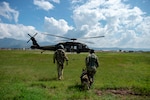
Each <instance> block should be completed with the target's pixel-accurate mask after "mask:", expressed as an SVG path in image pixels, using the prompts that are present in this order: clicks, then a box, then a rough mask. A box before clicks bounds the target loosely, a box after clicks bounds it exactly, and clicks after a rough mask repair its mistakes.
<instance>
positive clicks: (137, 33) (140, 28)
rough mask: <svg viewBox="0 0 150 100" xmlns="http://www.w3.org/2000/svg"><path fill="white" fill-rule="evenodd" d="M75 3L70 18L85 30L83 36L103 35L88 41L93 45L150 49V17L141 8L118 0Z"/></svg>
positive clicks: (89, 0)
mask: <svg viewBox="0 0 150 100" xmlns="http://www.w3.org/2000/svg"><path fill="white" fill-rule="evenodd" d="M73 3H76V2H75V0H74V2H73ZM74 5H75V6H74V9H73V16H72V17H73V19H74V22H75V25H76V28H77V30H78V31H83V30H84V32H83V33H84V34H85V35H84V36H97V35H105V38H102V39H95V40H94V39H93V40H91V41H95V43H96V44H95V46H98V47H101V46H102V47H135V48H137V47H144V48H150V45H149V44H150V39H149V38H150V35H149V33H150V23H149V22H150V19H149V16H145V13H144V12H142V11H141V9H140V8H138V7H131V6H130V5H129V4H124V3H123V2H122V1H121V0H88V1H87V2H86V3H84V4H79V3H78V2H77V4H74ZM104 22H105V23H104ZM143 43H144V45H143Z"/></svg>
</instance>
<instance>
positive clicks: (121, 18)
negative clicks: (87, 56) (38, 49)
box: [0, 0, 150, 48]
mask: <svg viewBox="0 0 150 100" xmlns="http://www.w3.org/2000/svg"><path fill="white" fill-rule="evenodd" d="M36 32H38V35H37V36H36V39H37V41H39V42H50V43H51V42H52V41H59V40H62V39H59V38H54V37H50V36H47V35H43V33H47V34H54V35H60V36H67V37H75V38H83V37H90V36H99V35H104V36H105V37H104V38H99V39H89V40H87V41H91V42H94V44H88V45H89V46H90V47H122V48H131V47H132V48H150V0H0V38H1V39H2V38H14V39H21V40H28V38H29V36H28V35H27V34H28V33H30V34H31V35H34V34H35V33H36Z"/></svg>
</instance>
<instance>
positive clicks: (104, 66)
mask: <svg viewBox="0 0 150 100" xmlns="http://www.w3.org/2000/svg"><path fill="white" fill-rule="evenodd" d="M0 53H1V55H0V82H1V83H0V98H1V100H8V99H15V100H49V99H51V100H67V99H68V100H77V99H88V100H116V99H118V100H120V99H143V100H145V99H147V100H148V99H149V97H150V78H149V77H150V73H149V72H150V66H149V65H150V53H149V52H147V53H146V52H145V53H114V52H97V53H96V54H97V56H98V57H99V62H100V67H99V68H98V69H97V73H96V75H95V83H94V85H93V87H92V89H90V90H89V91H81V90H80V78H79V77H80V74H81V70H82V68H84V67H85V64H84V59H85V57H86V56H87V53H82V54H71V53H69V54H67V55H68V57H69V65H68V66H65V68H64V80H62V81H58V80H57V72H56V65H55V64H53V61H52V57H53V52H46V53H44V54H40V51H32V50H31V51H19V50H14V51H13V50H12V51H5V50H1V51H0ZM108 90H128V91H131V92H130V93H129V94H126V95H120V94H114V93H112V92H111V93H110V92H108Z"/></svg>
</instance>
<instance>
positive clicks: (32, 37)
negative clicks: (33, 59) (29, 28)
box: [27, 33, 38, 43]
mask: <svg viewBox="0 0 150 100" xmlns="http://www.w3.org/2000/svg"><path fill="white" fill-rule="evenodd" d="M37 34H38V33H35V34H34V35H33V36H31V35H30V34H28V35H29V36H30V39H29V40H28V41H27V43H29V42H30V40H32V38H34V37H35V36H36V35H37Z"/></svg>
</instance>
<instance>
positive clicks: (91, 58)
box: [85, 53, 99, 68]
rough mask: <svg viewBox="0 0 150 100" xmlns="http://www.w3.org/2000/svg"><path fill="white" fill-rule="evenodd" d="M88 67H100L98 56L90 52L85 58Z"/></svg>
mask: <svg viewBox="0 0 150 100" xmlns="http://www.w3.org/2000/svg"><path fill="white" fill-rule="evenodd" d="M85 63H86V67H87V68H91V67H96V68H97V67H99V62H98V58H97V56H96V55H95V54H94V53H92V54H89V55H88V56H87V57H86V59H85Z"/></svg>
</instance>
